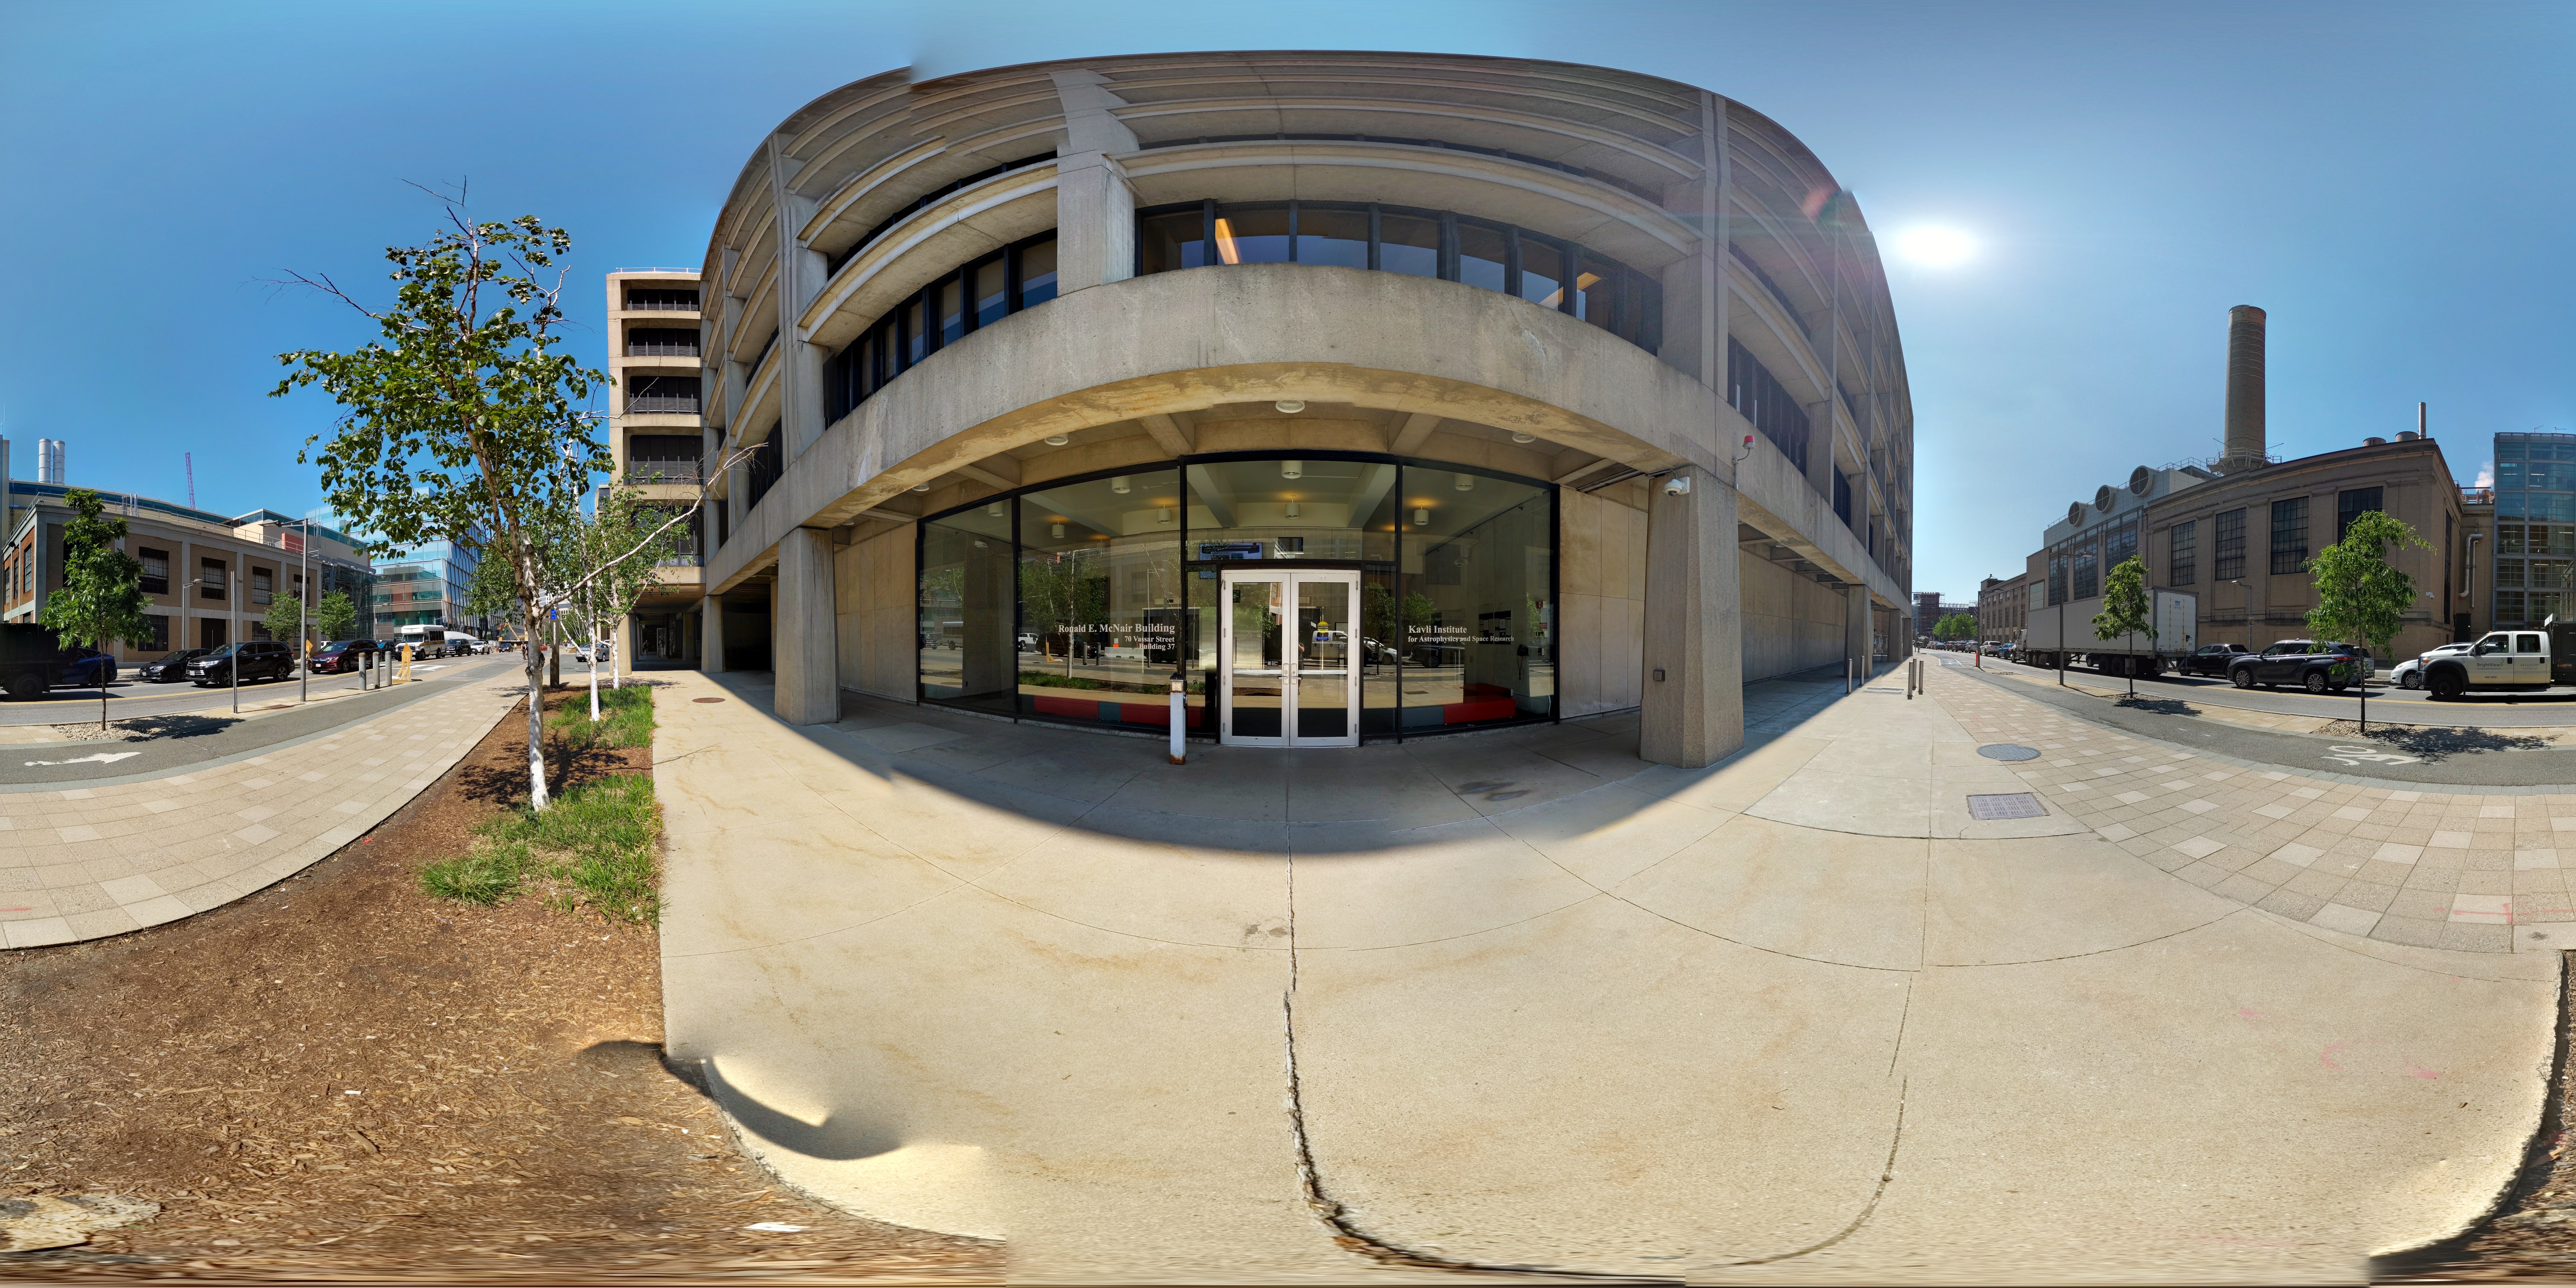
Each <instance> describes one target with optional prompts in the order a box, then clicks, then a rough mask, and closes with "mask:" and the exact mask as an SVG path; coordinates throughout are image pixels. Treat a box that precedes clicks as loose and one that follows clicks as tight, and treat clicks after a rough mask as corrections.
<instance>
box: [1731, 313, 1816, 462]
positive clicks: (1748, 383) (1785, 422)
mask: <svg viewBox="0 0 2576 1288" xmlns="http://www.w3.org/2000/svg"><path fill="white" fill-rule="evenodd" d="M1726 404H1727V405H1728V406H1730V407H1733V408H1734V409H1735V410H1736V412H1737V413H1738V414H1740V415H1742V416H1743V417H1744V418H1745V419H1746V420H1749V421H1751V422H1753V427H1754V428H1755V429H1758V430H1760V431H1762V436H1763V437H1764V438H1767V439H1770V440H1771V445H1772V446H1774V447H1777V448H1779V449H1780V453H1781V455H1783V456H1786V457H1788V458H1789V463H1790V464H1792V465H1795V466H1797V467H1798V472H1799V473H1801V474H1804V473H1806V472H1807V432H1808V425H1807V411H1806V409H1805V408H1804V407H1801V406H1799V405H1798V400H1797V399H1796V398H1794V397H1791V396H1790V394H1789V390H1788V388H1787V387H1786V386H1784V385H1782V384H1781V383H1780V382H1779V380H1778V379H1777V378H1775V377H1773V376H1772V374H1771V369H1770V368H1768V367H1765V366H1763V365H1762V362H1761V360H1760V359H1758V358H1756V357H1754V356H1753V353H1752V351H1751V350H1749V349H1746V348H1745V347H1744V346H1743V345H1742V344H1739V343H1737V342H1736V340H1735V338H1734V337H1733V336H1729V337H1727V341H1726Z"/></svg>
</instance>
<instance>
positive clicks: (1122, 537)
mask: <svg viewBox="0 0 2576 1288" xmlns="http://www.w3.org/2000/svg"><path fill="white" fill-rule="evenodd" d="M1179 485H1180V480H1179V476H1178V475H1177V474H1176V473H1175V472H1173V471H1172V470H1169V469H1164V470H1156V471H1150V472H1146V473H1139V474H1127V475H1118V476H1114V477H1111V478H1103V479H1091V480H1088V481H1086V482H1080V483H1067V484H1063V485H1061V486H1057V487H1050V488H1045V489H1042V490H1039V491H1034V492H1028V493H1025V494H1023V495H1022V496H1021V497H1020V498H1019V506H1020V557H1019V599H1020V628H1019V636H1018V641H1017V650H1016V662H1015V664H1014V669H1015V672H1016V676H1015V684H1016V695H1017V698H1016V700H1017V704H1018V710H1019V713H1020V714H1022V715H1032V716H1044V717H1048V718H1052V719H1059V720H1078V721H1083V722H1085V723H1100V724H1112V725H1128V726H1151V727H1153V728H1157V729H1168V728H1170V727H1171V706H1170V704H1171V698H1170V693H1171V686H1170V681H1171V674H1172V668H1173V666H1174V664H1175V663H1176V662H1178V661H1179V660H1180V658H1179V655H1178V652H1177V649H1178V648H1179V646H1180V638H1181V620H1182V616H1183V611H1184V609H1183V605H1182V604H1181V600H1180V593H1181V590H1180V571H1181V569H1180V560H1179V554H1180V525H1179V522H1178V513H1177V512H1178V509H1179V506H1180V503H1181V497H1180V492H1179ZM1192 698H1193V700H1192V702H1191V704H1190V710H1191V712H1192V719H1193V722H1197V721H1200V720H1203V718H1204V717H1203V715H1202V714H1201V713H1204V711H1205V710H1206V705H1205V695H1204V694H1203V693H1201V694H1194V695H1192Z"/></svg>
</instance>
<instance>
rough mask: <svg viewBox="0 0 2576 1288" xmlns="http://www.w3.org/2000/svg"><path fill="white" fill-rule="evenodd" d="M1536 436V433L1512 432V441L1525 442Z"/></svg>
mask: <svg viewBox="0 0 2576 1288" xmlns="http://www.w3.org/2000/svg"><path fill="white" fill-rule="evenodd" d="M1537 437H1538V435H1536V434H1514V435H1512V441H1513V442H1515V443H1526V442H1530V441H1532V440H1534V439H1536V438H1537Z"/></svg>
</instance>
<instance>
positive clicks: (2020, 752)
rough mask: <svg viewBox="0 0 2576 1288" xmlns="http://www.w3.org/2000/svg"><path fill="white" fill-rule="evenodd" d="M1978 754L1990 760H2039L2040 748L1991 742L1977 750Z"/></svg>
mask: <svg viewBox="0 0 2576 1288" xmlns="http://www.w3.org/2000/svg"><path fill="white" fill-rule="evenodd" d="M1977 754H1978V755H1980V756H1983V757H1985V758H1986V759H1988V760H2037V759H2039V748H2037V747H2024V746H2022V745H2020V744H2019V743H2010V742H1990V743H1987V744H1986V745H1985V746H1982V747H1979V748H1977Z"/></svg>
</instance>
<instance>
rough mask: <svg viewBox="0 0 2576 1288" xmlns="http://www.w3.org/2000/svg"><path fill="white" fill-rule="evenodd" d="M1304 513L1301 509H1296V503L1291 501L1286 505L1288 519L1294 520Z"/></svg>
mask: <svg viewBox="0 0 2576 1288" xmlns="http://www.w3.org/2000/svg"><path fill="white" fill-rule="evenodd" d="M1304 513H1305V511H1304V510H1302V509H1300V508H1298V505H1297V503H1296V502H1294V501H1291V502H1289V503H1288V517H1289V518H1291V519H1294V518H1297V517H1298V516H1300V515H1302V514H1304Z"/></svg>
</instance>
